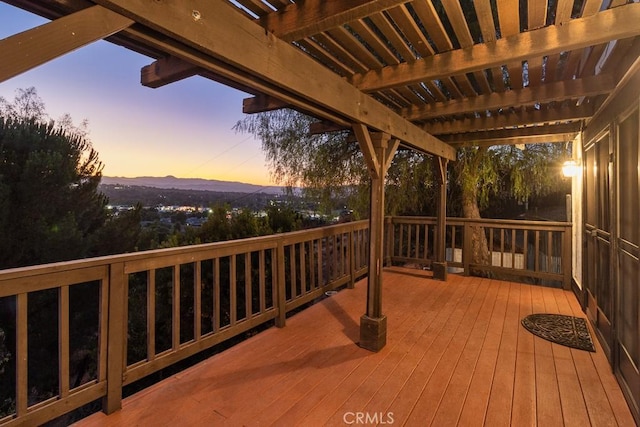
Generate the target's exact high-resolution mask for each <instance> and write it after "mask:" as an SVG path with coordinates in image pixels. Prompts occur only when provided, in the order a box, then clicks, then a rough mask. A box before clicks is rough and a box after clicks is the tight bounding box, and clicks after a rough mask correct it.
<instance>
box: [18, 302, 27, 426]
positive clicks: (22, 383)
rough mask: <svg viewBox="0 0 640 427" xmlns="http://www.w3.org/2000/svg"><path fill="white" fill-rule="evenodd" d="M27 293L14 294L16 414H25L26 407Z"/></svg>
mask: <svg viewBox="0 0 640 427" xmlns="http://www.w3.org/2000/svg"><path fill="white" fill-rule="evenodd" d="M28 296H29V294H27V293H21V294H18V295H16V299H17V301H16V415H17V416H18V418H19V417H21V416H24V415H26V414H27V407H28V400H27V399H28V397H29V396H28V381H29V378H28V360H29V353H28V345H27V343H28V339H29V337H28V330H27V328H28V326H27V325H28V316H27V311H28V299H29V297H28Z"/></svg>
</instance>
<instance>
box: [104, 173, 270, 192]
mask: <svg viewBox="0 0 640 427" xmlns="http://www.w3.org/2000/svg"><path fill="white" fill-rule="evenodd" d="M102 184H104V185H121V186H137V187H153V188H165V189H176V190H196V191H213V192H217V193H257V192H260V193H266V194H282V187H279V186H261V185H254V184H246V183H243V182H231V181H218V180H215V179H202V178H176V177H175V176H171V175H169V176H165V177H152V176H141V177H137V178H125V177H117V176H116V177H111V176H103V177H102Z"/></svg>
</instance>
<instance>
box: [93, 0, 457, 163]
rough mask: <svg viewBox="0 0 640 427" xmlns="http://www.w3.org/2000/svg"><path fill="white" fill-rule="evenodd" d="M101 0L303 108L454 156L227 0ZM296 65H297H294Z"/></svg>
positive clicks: (440, 154) (412, 144)
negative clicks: (311, 107)
mask: <svg viewBox="0 0 640 427" xmlns="http://www.w3.org/2000/svg"><path fill="white" fill-rule="evenodd" d="M96 2H97V3H100V4H101V5H104V6H105V7H108V8H111V9H113V10H115V11H116V12H118V13H122V14H123V15H125V16H128V17H130V18H132V19H134V20H135V21H136V22H139V23H141V24H142V25H145V26H148V27H150V28H152V29H154V30H156V31H158V32H160V33H163V34H165V35H168V36H170V37H171V38H172V39H175V40H177V41H179V42H181V43H184V44H186V45H188V46H190V47H191V48H192V49H194V50H196V51H197V52H199V53H200V54H203V55H205V56H209V57H211V58H214V59H217V60H218V61H220V62H223V63H225V64H227V65H228V66H231V67H234V68H236V69H238V70H239V71H241V72H244V73H247V74H249V75H252V76H255V77H257V78H259V79H262V80H264V81H266V82H268V83H270V84H273V85H274V86H275V87H278V88H280V89H281V90H283V91H285V92H286V93H290V94H292V95H294V96H295V97H296V99H294V100H292V101H293V104H294V105H296V103H297V104H298V105H300V106H303V108H304V105H308V103H310V102H313V103H314V104H315V105H317V106H318V107H319V108H318V109H319V110H320V109H324V110H325V111H329V112H330V113H333V114H334V115H337V116H341V117H343V118H344V119H346V120H349V121H351V122H358V123H363V124H365V125H367V126H369V127H371V128H372V129H375V130H377V131H381V132H385V133H388V134H389V135H390V136H391V137H393V138H397V139H400V140H401V141H403V142H404V143H405V144H406V145H408V146H410V147H412V148H414V149H416V150H419V151H423V152H426V153H430V154H435V155H438V156H441V157H445V158H447V159H451V160H453V159H454V158H455V149H453V147H451V146H449V145H447V144H445V143H443V142H442V141H440V140H438V139H437V138H435V137H434V136H432V135H429V134H428V133H426V132H425V131H423V130H422V129H420V128H419V127H417V126H415V125H414V124H412V123H411V122H409V121H407V120H405V119H404V118H402V117H401V116H400V115H398V114H397V113H395V112H393V111H392V110H390V109H389V108H387V107H385V106H383V105H382V104H380V103H379V102H377V101H375V100H374V99H372V98H371V97H369V96H368V95H366V94H364V93H363V92H361V91H359V90H358V89H356V88H354V87H353V86H352V85H350V84H349V83H348V82H346V81H344V80H343V79H342V78H340V77H339V76H337V75H336V74H334V73H333V72H332V71H330V70H328V69H326V68H324V67H323V66H322V65H320V64H318V63H317V62H316V61H315V60H313V59H312V58H309V57H308V56H307V55H305V54H304V52H301V51H300V50H299V49H297V48H295V47H294V46H291V45H289V44H287V43H286V42H284V41H282V40H279V39H278V38H276V37H274V36H273V35H272V34H270V33H265V31H264V29H263V28H262V27H260V26H259V25H257V24H256V23H255V22H251V21H249V20H247V19H246V18H244V17H243V16H242V15H241V14H238V13H237V11H236V10H235V9H234V8H233V7H232V6H231V5H229V4H228V3H227V2H225V1H222V0H217V1H204V0H200V1H192V2H189V4H186V3H184V2H152V3H149V2H147V1H144V0H96ZM291 64H295V65H296V66H295V67H293V68H292V67H291ZM198 65H199V64H198ZM321 117H322V116H321Z"/></svg>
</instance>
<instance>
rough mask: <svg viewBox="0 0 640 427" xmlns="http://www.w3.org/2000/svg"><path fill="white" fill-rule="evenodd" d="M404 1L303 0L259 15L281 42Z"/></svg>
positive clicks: (322, 29) (310, 33) (307, 35)
mask: <svg viewBox="0 0 640 427" xmlns="http://www.w3.org/2000/svg"><path fill="white" fill-rule="evenodd" d="M406 1H407V0H379V1H375V2H372V1H370V0H340V1H336V0H333V1H327V0H306V1H304V2H302V3H295V4H290V5H288V6H287V7H286V8H284V10H281V11H280V12H277V13H269V14H267V15H265V16H263V17H262V18H260V23H261V25H262V26H263V27H264V28H265V29H266V30H267V31H270V32H272V33H273V34H275V35H276V36H277V37H279V38H281V39H282V40H284V41H287V42H292V41H295V40H302V39H304V38H307V37H309V36H312V35H314V34H318V33H322V32H324V31H327V30H330V29H332V28H335V27H338V26H341V25H344V24H346V23H348V22H351V21H355V20H357V19H362V18H364V17H366V16H369V15H373V14H375V13H380V12H382V11H384V10H386V9H390V8H392V7H395V6H398V5H401V4H404V3H406Z"/></svg>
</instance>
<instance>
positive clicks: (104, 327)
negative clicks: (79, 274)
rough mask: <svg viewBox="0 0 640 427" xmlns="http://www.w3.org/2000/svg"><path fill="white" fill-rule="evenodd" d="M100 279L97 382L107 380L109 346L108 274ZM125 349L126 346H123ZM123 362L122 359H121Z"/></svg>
mask: <svg viewBox="0 0 640 427" xmlns="http://www.w3.org/2000/svg"><path fill="white" fill-rule="evenodd" d="M105 273H106V274H105V275H104V276H103V277H101V278H100V296H99V298H100V324H99V326H98V337H99V344H98V345H99V347H98V381H100V382H102V381H106V379H107V346H108V344H109V341H108V338H109V324H108V322H109V275H108V274H109V272H108V270H106V271H105ZM125 347H126V346H125ZM123 360H124V359H123Z"/></svg>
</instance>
